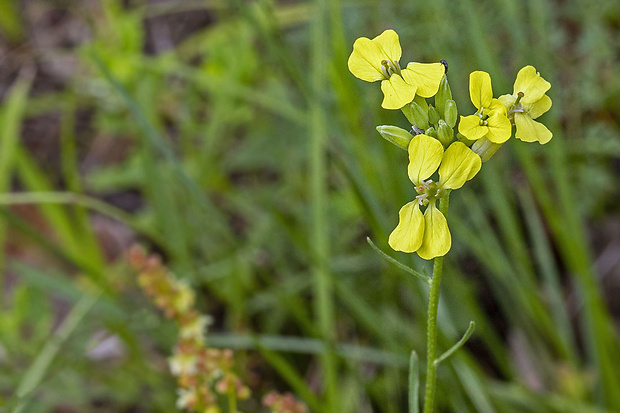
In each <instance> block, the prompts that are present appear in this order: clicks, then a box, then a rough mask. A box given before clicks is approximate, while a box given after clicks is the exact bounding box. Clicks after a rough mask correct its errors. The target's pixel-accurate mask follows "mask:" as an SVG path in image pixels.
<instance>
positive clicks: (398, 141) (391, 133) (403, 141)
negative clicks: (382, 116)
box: [377, 125, 413, 150]
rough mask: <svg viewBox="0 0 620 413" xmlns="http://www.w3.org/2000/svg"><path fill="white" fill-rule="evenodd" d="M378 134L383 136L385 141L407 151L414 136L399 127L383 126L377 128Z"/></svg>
mask: <svg viewBox="0 0 620 413" xmlns="http://www.w3.org/2000/svg"><path fill="white" fill-rule="evenodd" d="M377 132H379V133H380V134H381V136H382V137H383V139H385V140H386V141H388V142H391V143H393V144H394V145H396V146H398V147H399V148H401V149H404V150H407V148H408V147H409V142H410V141H411V139H413V135H412V134H410V133H409V132H407V131H406V130H404V129H401V128H399V127H398V126H392V125H381V126H377Z"/></svg>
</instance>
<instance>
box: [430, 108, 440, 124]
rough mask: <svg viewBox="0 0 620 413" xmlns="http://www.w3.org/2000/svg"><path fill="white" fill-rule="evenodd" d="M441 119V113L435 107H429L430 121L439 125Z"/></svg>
mask: <svg viewBox="0 0 620 413" xmlns="http://www.w3.org/2000/svg"><path fill="white" fill-rule="evenodd" d="M439 119H441V117H440V116H439V112H437V109H435V108H434V107H433V106H429V107H428V120H429V121H430V122H431V123H432V124H433V125H437V123H438V122H439Z"/></svg>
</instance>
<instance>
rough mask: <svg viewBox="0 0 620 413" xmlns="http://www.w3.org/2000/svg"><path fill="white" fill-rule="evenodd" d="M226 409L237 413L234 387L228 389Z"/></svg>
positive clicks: (230, 412) (231, 412)
mask: <svg viewBox="0 0 620 413" xmlns="http://www.w3.org/2000/svg"><path fill="white" fill-rule="evenodd" d="M228 411H229V413H237V390H236V389H235V388H234V387H233V388H231V389H229V390H228Z"/></svg>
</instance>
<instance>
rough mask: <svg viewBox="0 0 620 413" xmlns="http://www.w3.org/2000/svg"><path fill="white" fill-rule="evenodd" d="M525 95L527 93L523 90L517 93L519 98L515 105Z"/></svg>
mask: <svg viewBox="0 0 620 413" xmlns="http://www.w3.org/2000/svg"><path fill="white" fill-rule="evenodd" d="M523 96H525V93H523V92H519V93H517V100H516V101H515V103H514V104H515V105H518V104H519V101H521V98H522V97H523Z"/></svg>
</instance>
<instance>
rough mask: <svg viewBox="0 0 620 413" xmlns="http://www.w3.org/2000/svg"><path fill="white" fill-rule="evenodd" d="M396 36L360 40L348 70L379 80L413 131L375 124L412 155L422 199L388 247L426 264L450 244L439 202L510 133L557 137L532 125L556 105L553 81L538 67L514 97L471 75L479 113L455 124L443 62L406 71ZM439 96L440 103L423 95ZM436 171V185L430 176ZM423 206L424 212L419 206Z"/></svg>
mask: <svg viewBox="0 0 620 413" xmlns="http://www.w3.org/2000/svg"><path fill="white" fill-rule="evenodd" d="M401 55H402V49H401V47H400V43H399V39H398V35H397V34H396V32H395V31H394V30H386V31H384V32H383V33H381V34H380V35H378V36H377V37H375V38H373V39H368V38H366V37H361V38H359V39H357V40H356V41H355V43H354V45H353V52H352V53H351V56H350V57H349V62H348V65H349V70H350V71H351V73H352V74H353V75H354V76H356V77H357V78H359V79H361V80H365V81H367V82H375V81H379V80H380V81H381V90H382V91H383V94H384V98H383V102H382V104H381V106H382V107H383V108H385V109H401V110H402V112H403V113H404V114H405V116H406V117H407V119H408V120H409V121H410V123H411V130H410V131H407V130H405V129H402V128H399V127H396V126H391V125H382V126H378V127H377V130H378V131H379V133H380V134H381V135H382V136H383V137H384V138H385V139H386V140H388V141H389V142H391V143H393V144H395V145H396V146H398V147H400V148H402V149H405V150H407V151H408V153H409V166H408V175H409V179H410V180H411V182H413V184H414V185H415V191H416V193H417V196H416V197H415V200H413V201H411V202H409V203H407V204H406V205H405V206H403V207H402V208H401V209H400V212H399V222H398V225H397V226H396V228H395V229H394V231H392V233H391V234H390V237H389V244H390V246H391V247H392V248H393V249H394V250H397V251H403V252H417V254H418V255H419V256H420V257H421V258H424V259H427V260H429V259H432V258H435V257H439V256H443V255H445V254H447V253H448V251H449V250H450V247H451V244H452V241H451V235H450V231H449V229H448V223H447V220H446V217H445V215H444V214H443V213H442V211H441V210H440V208H439V207H438V205H437V204H438V201H441V200H442V199H444V198H446V199H447V196H448V194H449V193H450V191H452V190H454V189H458V188H460V187H462V186H463V185H464V184H465V182H467V181H469V180H471V179H472V178H473V177H474V176H475V175H476V174H477V173H478V171H479V170H480V168H481V166H482V162H486V161H487V160H489V158H490V157H491V156H493V154H494V153H495V152H496V151H497V150H498V149H499V147H500V146H501V145H502V144H503V143H505V142H506V141H508V140H509V139H510V137H511V136H512V131H513V125H514V126H515V129H516V132H515V137H516V138H517V139H520V140H522V141H525V142H539V143H541V144H545V143H547V142H549V141H550V140H551V138H552V136H553V135H552V133H551V132H550V131H549V129H547V127H546V126H544V125H543V124H542V123H539V122H537V121H535V120H534V119H537V118H538V117H539V116H541V115H542V114H543V113H545V112H547V111H548V110H549V109H550V108H551V99H550V98H549V96H547V95H546V92H547V91H548V90H549V89H550V87H551V84H550V83H549V82H547V81H546V80H545V79H543V78H542V77H541V76H540V74H539V73H538V72H537V71H536V69H535V68H534V67H533V66H526V67H524V68H523V69H521V70H520V71H519V73H518V74H517V78H516V80H515V83H514V89H513V93H512V94H506V95H503V96H500V97H499V98H494V97H493V88H492V85H491V76H490V75H489V74H488V73H486V72H483V71H475V72H473V73H471V74H470V76H469V94H470V98H471V102H472V103H473V105H474V106H475V107H476V112H475V113H474V114H472V115H469V116H461V117H460V121H459V122H458V133H455V130H454V128H455V127H456V126H457V125H456V123H457V118H458V111H457V106H456V102H454V101H453V100H452V93H451V91H450V87H449V85H448V80H447V77H446V71H447V65H445V66H444V63H445V62H443V61H442V63H409V64H408V65H407V66H406V67H405V68H404V69H403V68H401V66H400V64H399V60H400V58H401ZM433 96H434V97H435V105H434V106H433V105H429V104H428V102H426V98H430V97H433ZM437 171H438V180H437V179H435V180H434V179H432V177H433V175H434V174H435V173H436V172H437ZM424 207H425V208H426V210H425V211H424V213H423V212H422V210H421V208H424Z"/></svg>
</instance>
